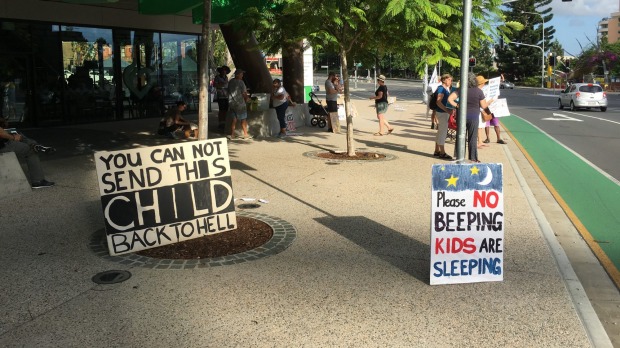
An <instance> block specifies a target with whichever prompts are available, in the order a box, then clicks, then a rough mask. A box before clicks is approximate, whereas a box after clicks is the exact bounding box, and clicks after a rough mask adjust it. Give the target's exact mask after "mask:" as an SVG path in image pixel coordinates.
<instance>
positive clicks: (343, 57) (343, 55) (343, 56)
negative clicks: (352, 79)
mask: <svg viewBox="0 0 620 348" xmlns="http://www.w3.org/2000/svg"><path fill="white" fill-rule="evenodd" d="M340 66H341V67H342V80H343V81H344V112H345V115H346V118H347V156H351V157H354V156H355V142H354V141H353V116H352V115H351V105H350V104H349V103H350V101H351V98H350V97H349V71H348V67H347V52H346V51H345V50H344V48H343V47H340Z"/></svg>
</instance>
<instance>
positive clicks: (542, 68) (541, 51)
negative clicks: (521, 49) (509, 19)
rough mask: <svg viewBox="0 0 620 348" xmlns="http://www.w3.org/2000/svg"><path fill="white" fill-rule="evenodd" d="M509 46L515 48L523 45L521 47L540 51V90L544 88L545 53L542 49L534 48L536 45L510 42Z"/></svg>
mask: <svg viewBox="0 0 620 348" xmlns="http://www.w3.org/2000/svg"><path fill="white" fill-rule="evenodd" d="M511 44H515V45H517V46H519V45H523V46H529V47H536V48H538V49H540V53H542V64H541V68H540V72H541V73H542V75H541V77H540V78H541V83H542V88H545V51H543V49H542V47H540V46H536V45H528V44H524V43H521V42H511Z"/></svg>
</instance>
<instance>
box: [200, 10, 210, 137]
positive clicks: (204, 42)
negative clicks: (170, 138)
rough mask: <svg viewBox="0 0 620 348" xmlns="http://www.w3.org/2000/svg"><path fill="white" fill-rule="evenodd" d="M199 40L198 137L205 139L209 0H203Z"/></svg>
mask: <svg viewBox="0 0 620 348" xmlns="http://www.w3.org/2000/svg"><path fill="white" fill-rule="evenodd" d="M202 18H203V20H202V35H201V41H200V55H199V57H200V60H201V62H200V64H199V73H200V77H199V79H200V85H199V86H200V87H199V90H198V139H200V140H205V139H207V137H208V135H209V95H208V93H209V46H210V45H209V43H210V42H211V40H210V37H211V0H204V16H203V17H202Z"/></svg>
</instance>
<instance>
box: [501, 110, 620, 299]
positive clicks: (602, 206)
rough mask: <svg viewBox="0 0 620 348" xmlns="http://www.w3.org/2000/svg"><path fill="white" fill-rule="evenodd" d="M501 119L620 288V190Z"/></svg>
mask: <svg viewBox="0 0 620 348" xmlns="http://www.w3.org/2000/svg"><path fill="white" fill-rule="evenodd" d="M500 120H501V123H502V125H503V127H504V128H505V129H506V131H507V132H508V133H509V134H510V135H511V136H512V138H513V140H514V141H515V143H516V144H517V145H518V146H519V148H521V151H523V153H524V155H525V156H526V157H527V158H528V160H529V161H530V163H531V164H532V166H533V167H534V169H535V170H536V172H537V173H538V174H539V176H540V177H541V179H542V180H543V182H544V183H545V185H546V186H547V188H549V190H550V191H551V193H552V194H553V196H554V197H555V199H556V200H557V201H558V203H559V204H560V206H561V207H562V209H564V211H565V212H566V214H567V215H568V217H569V218H570V219H571V221H572V223H573V224H574V225H575V227H576V228H577V230H578V231H579V233H580V234H581V235H582V237H583V238H584V240H585V241H586V243H587V244H588V245H589V247H590V249H592V251H593V252H594V254H595V255H596V257H597V258H598V259H599V261H600V262H601V264H602V265H603V267H604V268H605V270H606V271H607V273H608V274H609V275H610V277H611V279H612V280H613V282H614V283H615V284H616V286H617V287H619V288H620V271H619V269H620V185H618V184H617V183H616V182H614V181H613V180H611V179H610V178H609V177H607V176H606V175H604V174H602V173H601V172H599V171H598V170H597V169H595V168H593V167H592V166H591V165H590V164H588V163H587V162H585V161H584V160H583V159H582V158H581V157H579V156H578V155H576V154H575V153H573V152H572V151H570V150H568V149H567V148H565V147H564V146H563V145H561V144H560V143H559V142H558V141H557V140H555V139H553V138H552V137H551V136H549V135H548V134H546V133H545V132H543V131H542V130H540V129H539V128H537V127H536V126H534V125H532V124H531V123H529V122H527V121H525V120H523V119H521V118H520V117H517V116H515V115H511V116H508V117H502V118H501V119H500Z"/></svg>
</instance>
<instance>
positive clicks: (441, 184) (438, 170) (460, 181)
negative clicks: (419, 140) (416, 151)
mask: <svg viewBox="0 0 620 348" xmlns="http://www.w3.org/2000/svg"><path fill="white" fill-rule="evenodd" d="M502 168H503V167H502V164H501V163H476V164H436V165H433V169H432V185H433V191H466V190H487V191H488V190H495V191H498V192H502V188H503V180H504V179H503V175H502V174H503V173H502V171H503V169H502Z"/></svg>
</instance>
